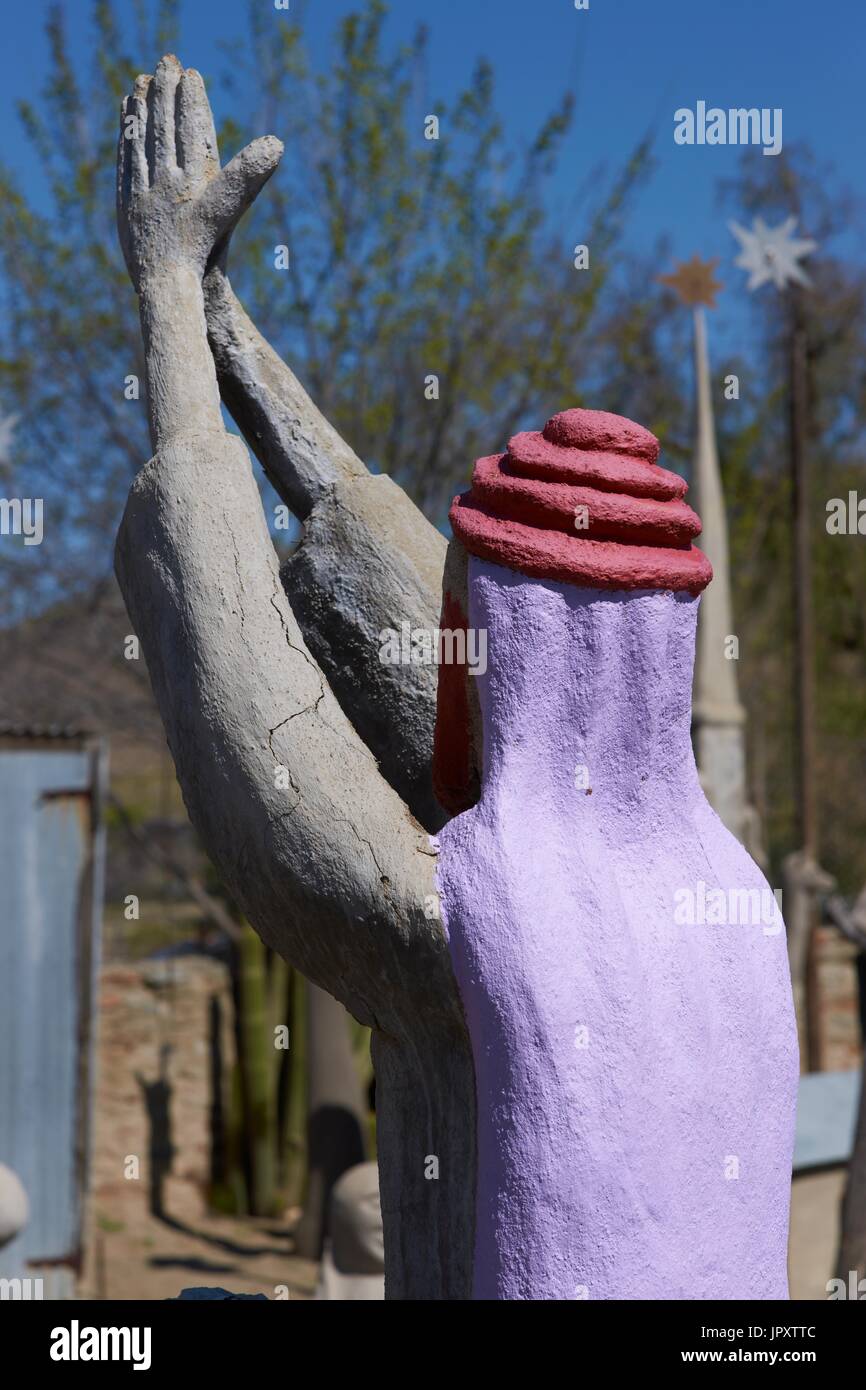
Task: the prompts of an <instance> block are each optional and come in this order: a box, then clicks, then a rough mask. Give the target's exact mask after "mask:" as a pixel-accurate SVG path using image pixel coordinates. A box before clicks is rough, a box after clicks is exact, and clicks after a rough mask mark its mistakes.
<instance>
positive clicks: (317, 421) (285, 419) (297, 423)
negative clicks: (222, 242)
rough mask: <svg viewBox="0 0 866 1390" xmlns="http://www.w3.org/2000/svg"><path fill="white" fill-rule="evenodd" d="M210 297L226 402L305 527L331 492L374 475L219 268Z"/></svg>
mask: <svg viewBox="0 0 866 1390" xmlns="http://www.w3.org/2000/svg"><path fill="white" fill-rule="evenodd" d="M204 295H205V309H206V312H207V328H208V339H209V342H210V347H211V351H212V352H213V358H214V362H215V363H216V370H217V374H218V377H219V389H220V392H221V394H222V397H223V400H224V401H225V403H226V406H227V407H228V409H229V410H230V411H231V413H232V416H233V417H234V419H235V421H236V423H237V425H238V428H239V429H240V431H241V433H242V434H243V436H244V438H245V439H246V441H247V443H248V444H249V446H250V448H251V449H252V450H253V452H254V453H255V455H256V457H257V458H258V460H259V462H260V463H261V465H262V467H263V468H264V470H265V473H266V474H267V476H268V478H269V479H270V481H271V483H272V484H273V486H274V489H275V490H276V492H277V493H278V494H279V496H280V497H281V498H282V499H283V501H284V502H285V503H286V505H287V506H288V507H290V508H291V510H292V511H293V512H294V514H295V516H297V517H298V519H299V520H301V521H304V520H306V518H307V517H308V516H309V514H310V512H311V511H312V509H313V507H314V506H315V504H316V502H318V501H319V499H320V498H321V497H322V496H323V495H324V493H325V491H326V490H327V489H328V488H329V487H332V486H333V485H334V484H335V483H336V482H338V481H341V480H342V481H345V480H347V479H350V478H355V477H360V476H362V475H364V474H366V472H367V470H366V468H365V467H364V464H363V463H362V462H361V460H360V459H359V458H358V456H357V454H356V453H355V452H354V451H353V450H352V449H351V448H350V447H349V445H348V444H347V443H346V441H345V440H344V439H343V438H341V436H340V435H339V434H338V433H337V431H336V430H335V429H334V427H333V426H332V425H331V424H329V422H328V421H327V420H326V419H325V417H324V415H322V413H321V411H320V410H318V409H317V407H316V406H315V405H314V404H313V402H312V400H311V399H310V397H309V396H308V395H307V392H306V391H305V390H304V388H303V386H302V385H301V383H300V382H299V381H298V379H297V377H296V376H295V374H294V372H292V371H291V370H290V368H289V367H287V366H286V364H285V362H284V361H283V360H282V358H281V357H279V356H278V355H277V353H275V352H274V350H273V348H272V347H271V346H270V344H269V343H268V342H266V340H265V339H264V338H263V337H262V335H261V333H259V331H258V329H257V328H256V326H255V324H254V323H253V322H252V320H251V319H250V317H249V316H248V314H247V313H246V310H245V309H244V307H243V305H242V304H241V303H240V300H239V299H238V297H237V295H236V294H235V293H234V290H233V289H232V287H231V284H230V282H229V279H228V276H227V275H226V274H225V272H224V270H223V269H222V268H221V267H220V266H214V267H212V268H211V269H210V270H209V271H208V273H207V275H206V276H205V281H204Z"/></svg>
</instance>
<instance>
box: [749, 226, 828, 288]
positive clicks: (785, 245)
mask: <svg viewBox="0 0 866 1390" xmlns="http://www.w3.org/2000/svg"><path fill="white" fill-rule="evenodd" d="M796 225H797V219H796V217H786V218H785V220H784V222H780V223H779V225H778V227H768V226H767V224H766V223H765V222H764V220H763V219H762V218H760V217H756V218H755V221H754V223H753V225H752V230H751V231H747V230H746V228H745V227H741V226H740V225H739V224H738V223H737V222H729V223H728V226H729V227H730V229H731V231H732V232H733V234H734V236H735V237H736V238H737V241H738V242H739V243H740V247H741V251H740V254H739V256H738V257H737V259H736V260H735V261H734V265H738V266H740V268H741V269H742V270H747V271H748V272H749V281H748V284H747V286H746V288H747V289H749V290H757V289H760V287H761V285H765V284H767V283H768V282H772V284H774V285H775V286H776V289H777V290H783V289H784V288H785V286H786V285H787V284H788V283H789V282H790V281H795V282H796V283H797V284H798V285H805V286H806V288H807V289H808V287H809V286H810V285H811V281H810V280H809V277H808V276H807V275H806V274H805V272H804V271H803V269H802V267H801V266H800V265H799V264H798V262H799V261H800V260H801V259H802V257H803V256H808V255H809V253H810V252H811V251H815V250H817V248H818V243H817V241H810V240H809V238H807V237H795V236H793V235H792V234H793V231H794V228H795V227H796Z"/></svg>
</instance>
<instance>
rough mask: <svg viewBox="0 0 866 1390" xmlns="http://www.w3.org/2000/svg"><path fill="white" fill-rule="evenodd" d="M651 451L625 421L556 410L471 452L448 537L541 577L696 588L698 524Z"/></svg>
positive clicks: (703, 578)
mask: <svg viewBox="0 0 866 1390" xmlns="http://www.w3.org/2000/svg"><path fill="white" fill-rule="evenodd" d="M658 451H659V444H658V440H657V439H656V438H655V436H654V435H652V434H650V432H649V430H645V429H644V428H643V427H642V426H641V425H637V424H635V423H634V421H633V420H626V419H624V418H622V417H621V416H617V415H610V414H608V412H607V411H603V410H564V411H562V412H561V413H560V414H559V415H554V416H553V417H552V418H551V419H550V420H548V422H547V424H546V425H545V427H544V430H543V431H542V432H541V433H527V434H518V435H515V437H514V438H513V439H512V440H511V441H510V443H509V445H508V451H507V453H505V454H503V455H501V456H497V455H493V456H491V457H489V458H482V459H478V461H477V462H476V464H475V470H474V472H473V475H472V489H471V491H470V492H467V493H464V494H462V496H460V497H456V498H455V499H454V503H453V505H452V507H451V512H450V520H451V525H452V527H453V529H454V534H455V536H456V537H457V538H458V539H459V540H460V541H462V543H463V545H464V546H465V547H466V549H467V550H468V551H469V552H470V553H471V554H472V555H476V556H478V557H479V558H481V559H483V560H490V561H493V562H494V563H496V564H501V565H506V566H508V568H510V569H517V570H520V571H521V572H522V573H523V574H529V575H534V576H535V577H536V578H540V579H558V580H565V581H567V582H570V583H573V584H582V585H591V586H592V587H593V588H597V589H614V590H618V589H640V588H653V589H672V590H685V591H687V592H689V593H694V594H697V593H700V591H701V590H702V589H703V588H704V587H705V586H706V585H707V584H708V583H709V581H710V579H711V578H712V568H711V566H710V563H709V561H708V560H707V558H706V556H705V555H704V554H703V553H702V552H701V551H700V550H697V549H695V547H694V546H693V545H692V539H693V537H695V536H696V535H698V534H699V533H700V529H701V524H700V521H699V519H698V517H697V516H696V515H695V513H694V512H693V511H692V509H691V507H689V506H687V505H686V503H685V502H684V501H683V500H682V498H683V494H684V493H685V491H686V485H685V483H684V482H683V480H682V478H680V477H678V476H677V474H675V473H668V472H667V471H666V470H665V469H663V468H659V466H658V464H657V463H656V462H655V460H656V458H657V457H658Z"/></svg>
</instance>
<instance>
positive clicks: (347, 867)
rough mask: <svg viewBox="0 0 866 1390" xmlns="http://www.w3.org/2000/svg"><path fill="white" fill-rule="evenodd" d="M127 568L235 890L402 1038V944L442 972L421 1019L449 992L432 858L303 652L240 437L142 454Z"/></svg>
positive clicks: (211, 840) (124, 534)
mask: <svg viewBox="0 0 866 1390" xmlns="http://www.w3.org/2000/svg"><path fill="white" fill-rule="evenodd" d="M117 572H118V577H119V580H120V584H121V588H122V590H123V593H124V596H125V598H126V601H127V606H128V608H129V611H130V616H131V617H132V620H133V623H134V624H135V628H136V631H137V633H138V634H139V636H140V638H141V641H142V645H143V648H144V650H145V652H146V655H147V659H148V669H149V671H150V675H151V680H152V683H153V687H154V692H155V694H156V698H157V702H158V704H159V708H160V713H161V715H162V719H163V722H164V725H165V729H166V735H167V739H168V743H169V747H170V749H171V752H172V756H173V758H174V762H175V767H176V769H177V774H178V779H179V781H180V784H181V787H182V789H183V792H184V798H185V801H186V805H187V809H188V811H189V814H190V818H191V820H192V822H193V824H194V825H195V827H196V829H197V830H198V832H199V834H200V835H201V837H202V839H203V841H204V843H205V845H206V847H207V849H208V852H209V854H210V855H211V857H212V858H213V860H214V862H215V863H216V864H217V866H218V867H219V870H220V873H221V874H222V876H223V877H224V878H225V880H226V882H227V883H228V885H229V886H230V888H231V891H232V893H233V894H234V896H235V897H236V898H237V900H238V902H239V903H240V905H241V907H242V908H243V910H244V912H245V913H246V914H247V916H248V917H249V918H250V920H251V921H252V922H253V923H254V924H255V926H256V927H257V929H258V930H259V931H260V933H261V934H262V936H263V937H264V938H265V939H266V940H267V941H268V942H269V944H271V945H272V946H274V947H275V949H277V950H278V951H279V952H280V953H281V954H282V955H284V956H286V957H288V958H289V959H291V960H292V961H293V962H294V963H295V964H297V965H298V966H299V967H300V968H301V969H302V970H303V971H304V973H305V974H307V975H309V976H310V978H312V979H314V980H315V981H316V982H317V983H319V984H321V985H323V986H324V987H325V988H327V989H329V990H330V991H331V992H332V993H334V994H336V995H337V997H338V998H340V999H341V1000H342V1001H343V1002H344V1003H345V1004H347V1006H348V1007H349V1008H351V1009H352V1011H353V1012H354V1013H355V1014H356V1016H358V1017H360V1018H362V1019H364V1020H365V1021H367V1022H368V1023H371V1024H378V1025H379V1026H381V1027H383V1028H385V1030H386V1031H393V1032H395V1033H397V1034H399V1033H400V1032H401V1031H402V1030H401V1028H400V1019H399V1017H398V1013H399V1012H400V1011H402V1009H403V1007H404V1006H405V1001H406V998H407V995H409V994H412V993H414V992H415V990H414V989H413V986H412V981H411V979H410V978H405V979H404V978H403V972H402V970H401V966H400V959H401V955H402V949H403V948H398V949H396V950H395V948H394V943H395V941H397V942H400V941H402V943H403V946H404V948H405V949H406V950H411V952H412V954H413V955H414V956H416V957H417V956H418V955H419V954H420V956H421V957H422V958H425V959H426V960H427V966H426V967H425V971H424V975H425V976H426V978H427V980H428V981H429V982H430V984H431V985H432V984H433V983H434V981H435V979H436V978H437V977H438V978H439V982H440V988H439V989H438V990H437V989H436V988H435V987H434V988H432V989H431V995H430V998H429V999H428V1000H427V1005H426V1006H427V1007H428V1008H429V1006H430V1000H431V999H432V1000H435V998H436V996H437V995H438V996H439V997H440V998H441V997H445V998H448V997H449V995H451V994H452V993H453V991H451V990H450V989H447V988H445V989H443V988H442V986H444V985H445V984H446V976H447V973H448V965H447V960H446V952H445V943H444V937H443V936H442V933H441V930H440V928H439V926H438V923H436V922H435V921H428V920H427V918H426V917H425V915H424V908H425V900H426V899H427V897H428V895H431V894H432V893H433V891H434V890H433V856H432V853H431V851H430V848H429V845H428V843H427V839H426V837H425V836H424V835H423V833H422V832H421V830H420V828H419V827H418V826H416V825H414V824H413V823H412V821H411V819H410V817H408V816H407V815H406V811H405V807H404V806H403V805H402V803H401V802H400V800H399V798H398V797H397V796H396V795H395V793H394V792H393V791H392V790H391V789H390V788H389V787H388V786H387V785H386V784H385V783H384V782H383V781H382V779H381V778H380V777H379V775H378V772H377V770H376V767H375V763H374V761H373V759H372V758H371V756H370V754H369V753H368V751H367V750H366V748H365V747H364V746H363V744H362V743H361V741H360V739H359V738H358V736H357V734H356V733H355V732H354V730H353V729H352V727H351V725H350V724H349V722H348V720H347V719H346V718H345V716H344V715H343V713H342V711H341V710H340V708H339V706H338V705H337V703H336V700H335V699H334V697H333V695H332V694H331V692H330V690H329V689H328V687H327V684H326V683H325V682H324V680H323V679H322V676H321V674H320V672H319V670H318V668H317V667H316V665H315V662H314V661H313V659H312V657H311V656H310V653H309V652H308V650H307V648H306V646H305V644H304V640H303V637H302V636H301V633H300V630H299V629H298V627H297V624H296V623H295V621H294V618H293V616H292V613H291V610H290V608H289V605H288V602H287V600H286V597H285V595H284V593H283V591H282V587H281V585H280V582H279V575H278V572H277V564H276V557H275V556H274V553H273V549H272V547H271V545H270V541H269V538H268V535H267V530H266V527H265V522H264V518H263V515H262V510H261V504H260V501H259V496H258V490H257V488H256V485H255V481H254V479H253V476H252V471H251V469H250V466H249V461H248V458H247V455H246V450H245V449H244V447H243V445H242V444H241V443H240V442H239V441H237V440H234V439H232V438H231V437H230V436H227V435H224V436H223V437H222V438H221V439H220V438H219V437H215V436H213V435H210V436H198V437H193V436H186V437H185V438H183V439H181V440H178V441H175V442H174V443H173V444H171V443H170V444H169V445H168V446H167V447H166V449H165V450H163V451H162V452H161V453H160V454H159V455H157V456H156V457H155V458H154V459H152V460H151V461H150V463H149V464H148V465H147V466H146V467H145V468H144V469H143V470H142V472H141V473H140V474H139V477H138V478H137V480H136V482H135V484H134V485H133V488H132V491H131V493H130V497H129V501H128V504H127V508H126V512H125V515H124V519H123V523H122V526H121V530H120V535H119V538H118V546H117ZM312 921H315V923H316V926H315V930H314V931H311V929H310V923H311V922H312ZM413 978H415V977H414V976H413ZM447 983H450V982H447ZM419 1002H420V1001H418V1000H416V1001H415V1005H416V1006H417V1005H418V1003H419ZM395 1010H396V1011H397V1012H395Z"/></svg>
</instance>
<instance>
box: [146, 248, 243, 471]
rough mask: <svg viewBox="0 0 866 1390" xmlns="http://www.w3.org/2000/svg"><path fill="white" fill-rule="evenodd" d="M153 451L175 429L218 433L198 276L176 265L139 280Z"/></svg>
mask: <svg viewBox="0 0 866 1390" xmlns="http://www.w3.org/2000/svg"><path fill="white" fill-rule="evenodd" d="M138 309H139V316H140V319H141V336H142V339H143V341H144V354H145V364H146V370H147V406H148V417H149V420H150V438H151V443H152V445H153V449H154V452H156V451H157V450H158V449H161V448H163V447H164V446H165V445H166V444H168V443H169V441H170V440H171V439H172V438H173V437H174V436H176V435H178V434H183V433H189V434H200V433H203V432H206V431H216V432H217V433H223V423H222V415H221V414H220V395H219V387H218V386H217V378H216V371H215V370H214V364H213V357H212V356H211V352H210V348H209V347H208V342H207V333H206V330H205V317H204V299H203V295H202V287H201V280H200V278H199V276H198V274H197V273H196V272H195V270H194V269H192V268H189V267H187V266H184V265H183V264H181V265H169V266H164V267H161V268H160V271H159V273H158V274H155V275H152V276H150V277H148V278H147V279H145V280H144V281H143V282H142V285H141V290H140V293H139V299H138Z"/></svg>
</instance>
